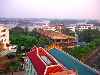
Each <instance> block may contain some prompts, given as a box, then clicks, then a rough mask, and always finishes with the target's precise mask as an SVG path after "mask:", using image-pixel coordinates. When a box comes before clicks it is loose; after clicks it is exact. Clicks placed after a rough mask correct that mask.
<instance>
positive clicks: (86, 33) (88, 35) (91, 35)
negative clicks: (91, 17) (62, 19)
mask: <svg viewBox="0 0 100 75" xmlns="http://www.w3.org/2000/svg"><path fill="white" fill-rule="evenodd" d="M77 34H78V37H79V41H80V42H91V41H93V40H94V39H96V38H100V31H98V30H91V29H88V30H83V31H80V32H77Z"/></svg>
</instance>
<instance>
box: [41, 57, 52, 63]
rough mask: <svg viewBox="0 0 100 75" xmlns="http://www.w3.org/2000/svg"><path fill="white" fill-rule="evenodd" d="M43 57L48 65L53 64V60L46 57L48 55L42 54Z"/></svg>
mask: <svg viewBox="0 0 100 75" xmlns="http://www.w3.org/2000/svg"><path fill="white" fill-rule="evenodd" d="M41 58H42V60H43V61H44V62H45V63H46V64H47V65H51V64H52V62H51V61H50V60H49V58H48V57H46V56H41Z"/></svg>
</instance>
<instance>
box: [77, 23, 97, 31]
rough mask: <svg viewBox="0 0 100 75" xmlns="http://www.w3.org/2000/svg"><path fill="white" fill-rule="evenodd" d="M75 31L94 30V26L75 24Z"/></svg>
mask: <svg viewBox="0 0 100 75" xmlns="http://www.w3.org/2000/svg"><path fill="white" fill-rule="evenodd" d="M76 29H77V30H79V31H82V30H86V29H96V26H95V25H94V24H86V23H82V24H77V27H76Z"/></svg>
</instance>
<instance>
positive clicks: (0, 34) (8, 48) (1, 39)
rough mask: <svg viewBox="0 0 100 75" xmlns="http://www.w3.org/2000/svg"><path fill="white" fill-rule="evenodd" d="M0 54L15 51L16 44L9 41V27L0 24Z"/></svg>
mask: <svg viewBox="0 0 100 75" xmlns="http://www.w3.org/2000/svg"><path fill="white" fill-rule="evenodd" d="M0 43H1V46H2V47H1V49H0V56H3V55H6V54H8V53H11V52H16V50H17V49H16V45H11V44H10V41H9V28H8V27H6V26H2V25H0Z"/></svg>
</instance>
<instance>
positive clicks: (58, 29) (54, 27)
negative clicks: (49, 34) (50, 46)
mask: <svg viewBox="0 0 100 75" xmlns="http://www.w3.org/2000/svg"><path fill="white" fill-rule="evenodd" d="M41 29H43V30H51V31H56V32H62V29H64V25H63V24H56V25H55V24H54V25H43V26H42V27H41Z"/></svg>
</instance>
